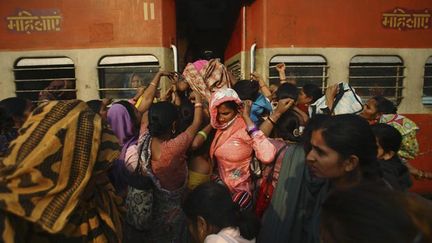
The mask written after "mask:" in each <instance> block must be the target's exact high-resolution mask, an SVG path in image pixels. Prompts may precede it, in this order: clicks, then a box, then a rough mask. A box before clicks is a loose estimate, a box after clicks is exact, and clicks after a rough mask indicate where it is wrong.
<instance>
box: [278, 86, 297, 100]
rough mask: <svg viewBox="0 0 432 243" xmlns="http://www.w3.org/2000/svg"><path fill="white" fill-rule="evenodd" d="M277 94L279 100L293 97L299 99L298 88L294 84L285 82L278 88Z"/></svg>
mask: <svg viewBox="0 0 432 243" xmlns="http://www.w3.org/2000/svg"><path fill="white" fill-rule="evenodd" d="M275 94H276V99H277V100H281V99H286V98H291V99H293V100H294V101H297V98H298V89H297V87H296V86H295V85H294V84H290V83H283V84H281V85H280V86H279V88H278V89H277V90H276V92H275Z"/></svg>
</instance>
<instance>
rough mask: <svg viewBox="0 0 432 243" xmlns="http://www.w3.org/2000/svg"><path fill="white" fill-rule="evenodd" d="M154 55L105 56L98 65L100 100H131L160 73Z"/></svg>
mask: <svg viewBox="0 0 432 243" xmlns="http://www.w3.org/2000/svg"><path fill="white" fill-rule="evenodd" d="M159 68H160V66H159V61H158V59H157V58H156V57H155V56H153V55H121V56H120V55H119V56H104V57H102V58H101V59H100V60H99V63H98V76H99V94H100V98H112V99H115V100H117V99H130V98H132V97H134V95H135V94H136V89H137V88H138V87H140V86H147V85H148V84H149V83H150V82H151V80H152V79H153V77H154V75H155V74H156V73H157V72H158V71H159Z"/></svg>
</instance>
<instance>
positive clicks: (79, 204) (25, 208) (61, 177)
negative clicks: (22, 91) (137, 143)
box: [0, 100, 122, 242]
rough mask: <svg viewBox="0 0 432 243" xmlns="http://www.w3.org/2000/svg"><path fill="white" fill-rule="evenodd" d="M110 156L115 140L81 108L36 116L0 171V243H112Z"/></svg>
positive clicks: (115, 216) (67, 104) (115, 210)
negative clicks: (36, 242) (37, 242)
mask: <svg viewBox="0 0 432 243" xmlns="http://www.w3.org/2000/svg"><path fill="white" fill-rule="evenodd" d="M118 155H119V145H118V141H117V138H116V137H115V135H114V134H113V133H112V131H110V130H109V129H108V127H107V126H106V125H104V124H103V122H102V119H101V117H100V116H99V115H96V114H95V113H94V112H93V111H91V110H90V108H89V107H88V106H87V105H86V103H85V102H82V101H78V100H73V101H53V102H47V103H44V104H42V105H41V106H39V107H38V108H36V109H35V110H34V111H33V114H32V115H31V116H30V118H29V119H28V120H27V121H26V122H25V123H24V125H23V127H22V129H21V130H20V135H19V136H18V138H17V139H16V140H15V141H13V142H12V144H11V146H10V148H9V151H8V155H7V157H6V158H5V159H4V160H3V161H1V163H0V234H1V237H2V241H4V242H17V241H20V240H22V239H32V237H33V236H34V235H38V234H40V235H38V237H43V238H49V239H51V240H53V239H54V241H57V242H59V241H58V240H61V239H68V240H75V241H79V242H83V241H87V242H120V241H121V239H122V230H121V226H122V220H121V217H120V211H121V210H122V208H121V206H120V205H121V204H122V200H121V198H119V197H117V196H116V195H115V191H114V188H113V186H112V185H111V183H110V182H109V180H108V177H107V172H108V170H109V169H110V167H111V165H112V161H113V160H114V159H116V158H117V157H118ZM23 225H27V226H26V227H23ZM17 229H19V230H20V231H19V232H18V231H17V232H15V230H17ZM25 229H27V230H25ZM41 231H42V232H41Z"/></svg>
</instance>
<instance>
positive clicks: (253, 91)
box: [233, 80, 260, 101]
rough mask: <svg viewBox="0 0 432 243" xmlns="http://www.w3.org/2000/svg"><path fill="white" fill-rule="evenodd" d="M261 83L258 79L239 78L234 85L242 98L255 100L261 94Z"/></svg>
mask: <svg viewBox="0 0 432 243" xmlns="http://www.w3.org/2000/svg"><path fill="white" fill-rule="evenodd" d="M259 88H260V85H259V83H258V81H256V80H239V81H238V82H237V83H236V84H235V85H234V87H233V89H234V90H235V91H236V92H237V94H238V96H239V97H240V99H241V100H252V101H255V100H256V99H257V98H258V95H259Z"/></svg>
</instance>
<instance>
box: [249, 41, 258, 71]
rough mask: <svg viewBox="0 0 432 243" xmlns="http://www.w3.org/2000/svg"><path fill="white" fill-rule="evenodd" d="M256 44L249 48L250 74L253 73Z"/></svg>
mask: <svg viewBox="0 0 432 243" xmlns="http://www.w3.org/2000/svg"><path fill="white" fill-rule="evenodd" d="M256 45H257V44H256V43H253V44H252V46H251V48H250V63H251V66H250V73H253V72H254V71H255V50H256Z"/></svg>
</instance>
